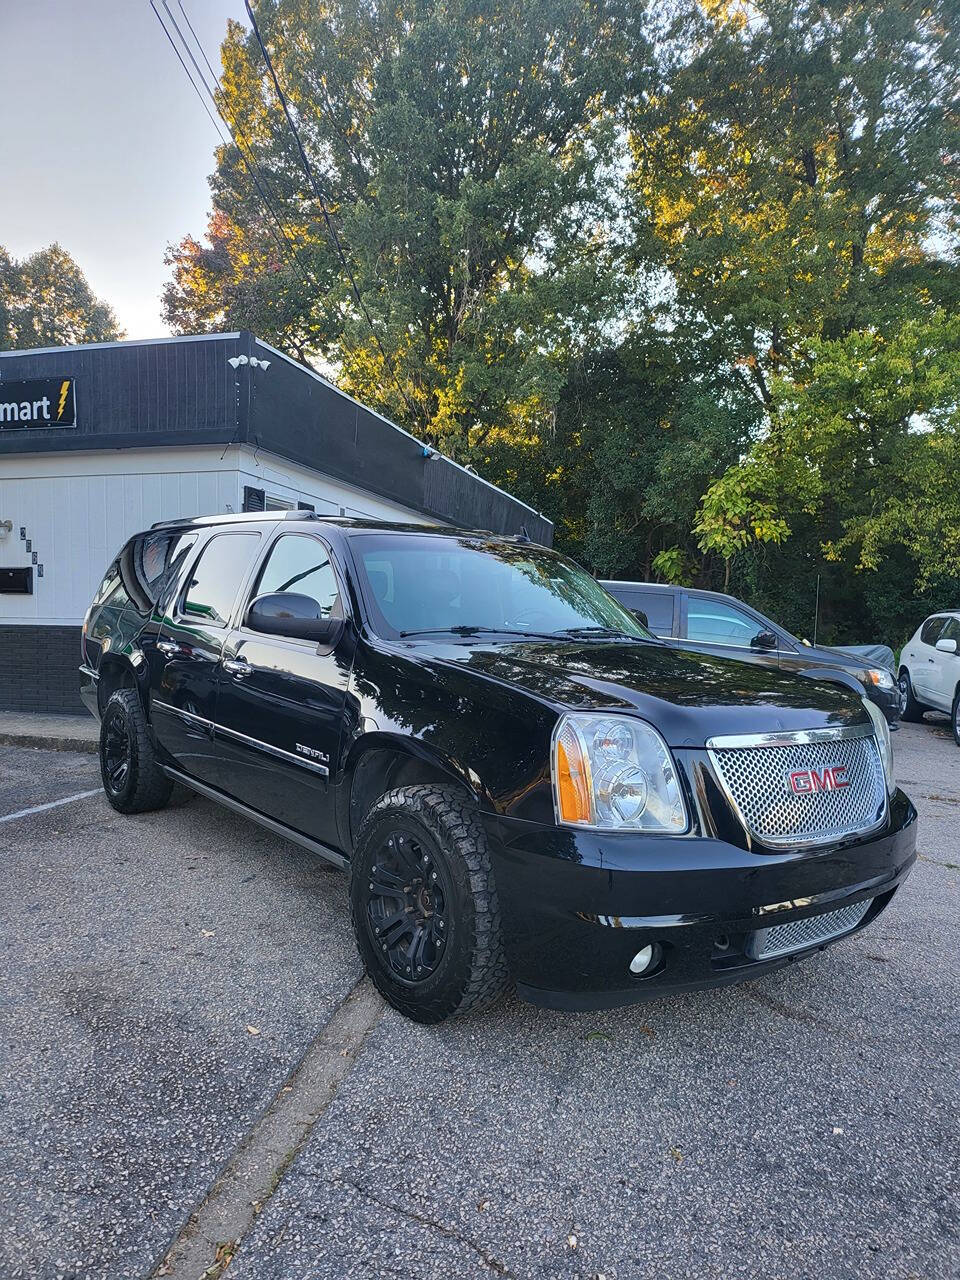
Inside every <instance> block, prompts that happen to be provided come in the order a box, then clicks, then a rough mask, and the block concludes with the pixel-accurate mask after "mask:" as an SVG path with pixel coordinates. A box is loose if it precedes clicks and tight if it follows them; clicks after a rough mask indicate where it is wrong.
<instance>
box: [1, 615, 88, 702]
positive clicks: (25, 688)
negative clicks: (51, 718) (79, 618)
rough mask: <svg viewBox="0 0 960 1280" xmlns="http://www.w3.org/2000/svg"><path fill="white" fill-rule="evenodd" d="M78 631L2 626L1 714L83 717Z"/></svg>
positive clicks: (11, 625) (71, 629)
mask: <svg viewBox="0 0 960 1280" xmlns="http://www.w3.org/2000/svg"><path fill="white" fill-rule="evenodd" d="M79 665H80V628H79V627H30V626H21V625H20V624H19V623H13V624H10V623H0V711H43V712H48V713H49V712H54V713H57V714H59V715H84V714H85V709H84V706H83V703H82V702H81V701H80V694H79V692H78V690H79V685H80V677H79V675H78V672H77V668H78V667H79Z"/></svg>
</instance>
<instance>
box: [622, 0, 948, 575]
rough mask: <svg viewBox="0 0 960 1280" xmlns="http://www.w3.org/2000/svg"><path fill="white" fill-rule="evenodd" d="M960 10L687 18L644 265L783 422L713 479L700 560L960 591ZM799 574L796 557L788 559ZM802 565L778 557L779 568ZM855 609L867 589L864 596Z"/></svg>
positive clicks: (673, 58) (645, 130) (680, 316)
mask: <svg viewBox="0 0 960 1280" xmlns="http://www.w3.org/2000/svg"><path fill="white" fill-rule="evenodd" d="M957 17H958V8H957V5H956V3H955V0H939V2H936V3H932V4H931V3H927V0H904V2H903V3H901V4H898V5H896V6H891V5H887V6H882V5H881V6H879V7H878V6H876V5H867V4H862V3H854V4H851V3H849V0H829V2H828V3H825V4H824V3H813V2H811V3H807V0H800V2H798V0H772V2H771V3H770V4H765V5H764V6H763V7H762V9H755V8H753V7H752V6H745V5H744V6H741V5H738V4H734V5H727V4H714V3H711V4H705V5H700V4H698V3H687V2H683V3H680V4H678V5H676V6H674V7H673V8H672V9H671V10H670V11H669V12H668V14H667V17H666V18H665V19H664V20H663V23H662V34H663V36H664V37H665V38H664V40H663V42H662V44H661V49H662V54H661V59H660V66H661V71H662V83H661V84H660V85H659V86H658V87H656V88H655V89H654V90H653V91H652V92H650V93H648V94H646V95H644V96H643V97H641V98H638V100H637V102H636V104H635V106H634V109H633V112H632V117H631V119H632V127H633V133H632V147H633V156H634V170H633V184H634V194H635V206H636V224H637V229H638V231H637V245H636V253H637V256H638V259H639V260H640V261H643V262H645V263H647V264H648V265H655V266H657V267H658V268H659V269H660V270H662V271H665V272H666V273H668V276H669V280H670V284H671V289H670V290H668V291H666V293H665V295H664V300H663V303H662V309H663V311H664V313H665V314H666V315H669V316H670V318H671V322H672V323H673V325H674V326H675V331H676V332H677V333H678V334H682V335H683V336H684V337H686V338H687V340H688V341H690V342H691V343H692V344H694V345H695V346H696V347H697V348H698V349H699V350H700V351H701V352H702V353H703V354H702V358H703V359H704V361H706V362H708V363H719V364H725V365H727V366H728V367H729V368H731V369H732V370H733V371H734V373H735V375H736V377H737V378H738V379H739V382H740V387H741V391H742V395H743V397H744V399H745V400H746V399H748V398H749V399H752V400H754V401H758V402H759V403H760V404H761V405H762V407H763V418H762V421H761V425H760V429H759V430H758V431H757V433H756V436H755V439H754V443H753V444H752V446H751V448H750V449H749V450H748V451H747V452H746V454H745V456H744V457H743V458H741V459H740V460H739V461H737V463H736V464H735V465H734V466H733V467H732V468H731V469H730V470H728V471H727V472H726V474H724V475H721V476H719V477H717V478H715V479H714V480H713V482H712V483H711V484H710V485H709V487H708V488H707V491H706V493H705V495H704V499H703V502H702V504H701V507H700V510H699V513H698V515H697V518H696V522H695V526H694V528H695V532H696V533H697V535H698V540H699V546H700V548H701V549H702V550H703V551H704V552H705V553H708V554H715V555H719V556H721V557H722V558H723V559H724V560H725V561H726V564H727V573H726V578H727V580H728V579H729V574H730V568H731V565H732V560H733V557H734V556H737V557H738V558H743V557H745V556H746V557H747V558H748V559H749V560H750V561H751V572H752V576H753V581H754V591H755V594H756V591H757V590H760V591H762V590H763V589H764V585H763V583H764V579H763V569H762V565H763V563H764V561H763V558H762V557H759V556H757V555H755V554H754V551H755V550H756V549H758V548H759V547H761V546H763V545H767V546H777V545H778V544H781V543H783V542H784V539H788V538H789V537H790V535H791V534H792V532H793V531H794V530H796V529H799V528H803V529H804V530H805V531H806V532H808V533H809V532H810V530H811V529H815V530H816V533H817V534H818V535H819V537H818V538H817V539H815V540H814V541H813V542H812V544H811V547H810V548H808V549H807V551H808V554H810V553H812V557H813V562H815V563H816V565H817V566H818V569H819V570H821V571H822V569H823V565H824V562H825V560H826V561H832V562H835V563H837V564H838V565H842V567H843V571H844V574H845V576H846V581H847V582H848V584H850V585H852V578H853V576H854V575H856V574H857V573H869V572H870V571H878V570H880V569H881V567H882V566H883V565H884V564H885V562H886V561H887V559H888V558H889V557H890V556H891V555H893V553H894V552H897V553H898V572H899V571H904V561H903V556H902V555H901V554H900V553H901V552H904V551H905V552H906V559H907V561H909V562H911V563H912V566H913V567H912V572H910V571H906V577H905V578H904V579H903V586H904V588H905V589H906V590H907V591H909V592H910V593H911V594H912V593H913V591H915V590H916V591H918V592H923V591H925V590H926V589H927V588H928V587H930V586H931V585H932V584H936V583H940V584H944V583H948V582H950V583H952V584H954V586H955V587H956V588H957V589H960V568H958V565H960V560H958V557H957V554H956V551H957V547H956V542H955V540H954V539H953V537H952V535H951V533H950V532H949V529H948V526H949V525H950V521H951V518H953V519H954V526H953V527H955V515H956V511H955V500H954V497H953V493H954V492H955V491H956V485H955V484H954V485H953V486H951V484H950V468H951V467H952V466H954V465H955V462H956V406H957V402H958V390H960V386H958V382H957V355H956V353H957V337H958V330H957V327H956V324H955V323H954V322H953V321H952V320H950V319H949V318H948V317H949V315H950V314H951V312H950V308H951V306H953V307H955V304H956V302H957V300H958V296H960V274H958V271H957V261H956V245H957V233H958V230H960V200H958V191H960V187H958V183H957V156H958V154H960V123H958V116H957V112H956V109H955V95H956V66H957V64H958V54H960V44H958V34H957V33H958V24H957ZM785 556H786V560H787V561H788V562H790V563H793V562H794V561H795V562H796V567H797V568H798V569H799V568H801V566H802V564H803V561H802V559H801V557H800V549H799V548H796V549H795V550H790V549H788V548H785ZM783 558H784V557H783V556H779V555H778V556H775V557H773V559H774V560H776V561H777V562H778V563H779V562H781V561H782V560H783ZM851 595H852V592H851V591H849V589H848V598H849V597H850V596H851Z"/></svg>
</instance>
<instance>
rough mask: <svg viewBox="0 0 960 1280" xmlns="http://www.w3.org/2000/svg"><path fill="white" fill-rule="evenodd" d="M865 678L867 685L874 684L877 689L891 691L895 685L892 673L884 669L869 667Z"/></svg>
mask: <svg viewBox="0 0 960 1280" xmlns="http://www.w3.org/2000/svg"><path fill="white" fill-rule="evenodd" d="M865 678H866V681H867V683H868V684H875V685H876V686H877V688H878V689H892V688H893V686H894V685H895V684H896V681H895V680H894V678H893V672H891V671H887V670H886V668H885V667H870V668H869V669H868V671H867V672H866V673H865Z"/></svg>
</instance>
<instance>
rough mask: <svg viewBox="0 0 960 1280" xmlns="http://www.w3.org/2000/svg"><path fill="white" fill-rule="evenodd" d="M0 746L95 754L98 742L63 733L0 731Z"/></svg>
mask: <svg viewBox="0 0 960 1280" xmlns="http://www.w3.org/2000/svg"><path fill="white" fill-rule="evenodd" d="M0 747H35V748H39V749H41V750H43V751H83V752H86V753H87V755H91V756H95V755H96V754H97V749H98V744H97V742H96V740H95V739H91V738H71V737H68V736H67V735H65V734H42V733H0Z"/></svg>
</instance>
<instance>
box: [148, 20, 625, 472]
mask: <svg viewBox="0 0 960 1280" xmlns="http://www.w3.org/2000/svg"><path fill="white" fill-rule="evenodd" d="M260 20H261V24H262V27H263V31H264V36H265V38H266V40H267V41H268V42H269V44H270V46H271V50H272V55H273V57H274V59H275V63H276V66H277V71H278V75H279V78H280V81H281V83H282V84H283V86H284V88H285V90H286V92H287V93H288V95H289V97H290V99H291V103H292V105H293V108H294V110H295V113H296V118H297V121H298V127H299V128H300V130H301V131H302V135H303V138H304V142H305V145H306V147H307V150H308V152H309V154H310V156H311V157H312V160H313V163H314V164H315V166H316V168H317V171H318V173H319V175H320V180H321V182H322V184H323V187H324V190H325V192H326V194H327V198H328V201H329V205H330V208H331V211H332V216H333V220H334V223H335V225H336V227H337V229H338V232H339V234H340V236H341V238H342V241H343V243H344V246H345V250H346V254H347V257H348V261H349V267H350V273H351V274H352V275H353V277H354V279H355V281H356V284H357V287H358V289H359V292H360V294H361V296H362V299H363V308H364V309H365V311H366V312H367V313H368V314H369V316H370V318H371V319H372V322H373V329H374V331H375V333H376V337H377V339H378V340H379V342H377V341H374V338H373V335H372V333H371V329H370V324H369V323H368V321H367V318H366V316H365V315H364V314H363V310H362V309H361V308H360V307H359V306H358V305H357V303H356V301H355V299H354V298H353V296H352V290H351V285H350V281H349V279H348V278H347V273H346V272H344V271H343V270H342V269H340V268H339V266H338V265H337V264H336V263H335V260H334V255H333V250H332V248H331V245H330V241H329V238H328V236H327V234H326V231H325V228H324V226H323V223H322V219H321V212H320V209H319V207H318V205H317V202H316V201H315V200H314V199H312V198H309V197H308V196H307V195H306V194H305V186H306V179H305V177H304V175H303V174H302V173H301V172H298V168H297V160H296V155H295V152H294V150H293V142H292V139H291V136H290V133H289V130H288V129H287V128H286V124H285V121H284V119H283V116H282V113H281V112H280V109H279V106H278V104H277V101H276V98H275V95H274V93H273V89H272V86H271V85H270V83H269V81H268V78H267V73H266V70H265V68H264V65H263V62H262V59H261V56H260V53H259V50H258V49H257V48H256V46H255V44H254V43H253V42H252V38H251V37H248V36H247V35H246V33H245V32H244V31H243V30H242V28H240V27H239V26H237V25H233V26H232V27H231V29H230V31H229V34H228V36H227V40H226V42H225V44H224V47H223V61H224V77H223V108H224V111H225V114H226V115H227V116H228V118H230V119H231V120H232V121H234V122H235V124H236V127H237V129H238V130H239V131H240V133H241V134H242V136H243V137H244V139H246V140H247V141H249V143H250V145H251V146H252V147H253V149H254V150H255V152H256V154H257V157H258V160H259V161H260V162H261V164H262V165H263V167H264V169H265V171H266V172H267V173H268V174H269V175H270V185H271V191H272V194H273V196H274V197H275V200H276V203H277V204H278V207H280V208H281V209H282V211H283V217H284V220H285V221H286V222H288V223H289V226H290V228H291V236H292V237H293V239H294V240H295V242H296V243H297V245H298V246H299V249H300V260H301V265H302V269H303V271H305V272H306V274H307V276H308V278H309V279H310V280H311V281H312V282H313V284H314V287H313V288H312V289H311V288H310V287H309V286H306V287H305V286H304V285H303V284H302V283H298V284H296V285H294V287H293V290H292V292H291V289H290V286H291V285H292V284H293V282H294V280H295V279H296V276H297V269H296V268H294V267H293V266H291V265H290V264H289V263H288V262H284V263H283V265H281V263H282V261H283V255H281V254H280V251H279V250H278V249H277V248H276V246H274V245H272V244H271V243H270V242H269V239H268V234H269V232H268V226H267V224H268V223H269V219H268V218H267V216H266V215H265V214H264V211H263V208H262V205H261V202H260V200H259V197H257V195H256V193H255V192H254V191H253V190H252V188H251V185H250V182H249V179H248V178H247V177H246V175H245V174H244V172H243V169H242V165H241V163H240V157H239V155H238V152H237V149H236V148H235V147H227V148H223V149H221V150H220V152H219V153H218V165H217V172H216V174H215V176H214V179H213V190H214V204H215V213H214V217H213V220H212V222H211V226H210V228H209V240H208V244H209V247H204V246H202V245H200V244H199V243H198V242H196V241H195V240H192V239H190V238H188V239H187V240H185V241H183V242H182V243H181V244H180V245H179V246H177V247H175V248H172V249H171V250H170V251H169V261H170V262H171V264H172V265H173V267H174V278H173V281H172V282H171V284H170V286H169V288H168V289H167V292H166V295H165V312H166V317H167V320H168V322H169V323H170V324H171V325H172V326H173V327H174V328H175V329H177V330H178V331H182V330H184V329H187V328H190V329H194V330H195V329H197V328H198V327H199V328H208V327H213V326H217V325H220V324H222V323H228V324H244V325H251V326H255V327H257V328H258V330H259V331H260V332H261V333H262V334H263V335H264V336H265V337H268V338H270V339H272V340H274V341H277V342H280V343H281V344H283V345H287V346H289V345H290V344H291V342H292V343H293V345H294V346H295V347H296V349H297V350H298V351H299V352H300V353H306V352H314V353H316V354H317V355H319V356H321V357H323V358H325V359H326V360H328V361H329V362H331V363H332V364H334V365H335V366H336V367H337V368H338V369H339V380H340V382H341V384H342V385H343V386H345V387H346V388H347V389H349V390H350V391H352V392H353V393H355V394H356V395H358V396H359V397H361V398H363V399H364V400H366V401H367V402H369V403H372V404H375V405H378V406H379V407H381V408H382V409H384V410H386V411H387V412H390V413H391V414H393V415H394V416H395V417H396V418H397V419H398V420H400V421H401V422H403V423H404V424H405V425H407V426H409V427H411V428H412V429H414V430H417V431H419V432H420V433H421V434H422V435H425V436H429V437H430V438H432V439H435V440H436V441H438V442H439V443H440V444H441V445H442V447H443V448H445V449H446V450H448V451H451V452H453V453H455V454H457V455H458V456H460V457H462V458H464V459H467V458H468V457H469V456H470V454H471V451H472V450H473V449H474V448H475V447H477V446H478V445H482V444H483V443H484V442H485V441H486V440H487V439H488V438H489V437H490V435H491V434H492V433H494V432H495V431H497V430H502V429H507V430H511V431H516V432H519V433H521V434H522V433H523V432H525V431H528V430H530V429H534V430H536V429H537V428H539V427H540V426H542V425H543V424H544V423H546V422H548V421H549V420H550V418H551V417H552V413H553V409H554V407H555V405H556V403H557V399H558V396H559V392H560V389H561V387H562V386H563V384H564V380H565V376H566V371H567V368H568V366H569V363H570V360H571V358H573V356H575V355H576V354H577V353H580V352H584V351H586V350H588V349H589V347H590V346H591V345H592V344H593V343H594V342H595V340H596V335H597V332H598V326H599V325H600V324H601V323H602V321H603V320H604V318H605V317H606V316H608V315H609V314H611V308H612V305H613V304H612V292H613V291H612V286H613V280H612V276H611V270H612V267H613V264H614V261H615V259H616V256H617V251H618V245H617V243H616V236H615V235H614V234H613V232H612V230H611V227H612V222H613V211H612V206H611V201H612V198H613V196H614V194H615V192H616V183H615V181H614V176H615V175H614V174H613V172H612V170H611V169H610V168H609V160H610V157H611V154H612V148H613V145H614V142H615V139H616V136H617V135H616V131H615V129H614V128H613V127H612V125H613V120H612V109H613V108H614V107H615V106H616V105H618V103H619V102H620V100H621V98H622V92H623V87H622V86H623V83H624V79H625V74H626V67H627V61H628V53H629V50H630V44H629V41H628V34H629V32H630V31H631V28H632V19H631V6H630V5H629V4H627V3H626V0H455V2H454V3H452V4H444V5H442V6H439V5H437V4H436V3H434V2H433V0H404V2H402V3H400V4H396V3H394V4H389V5H387V4H382V3H380V2H379V0H375V2H374V3H371V4H368V5H363V6H357V5H355V4H352V3H348V2H345V0H335V2H333V3H329V4H325V5H323V6H317V5H315V4H313V3H307V0H277V2H276V3H274V4H272V5H270V6H265V5H264V6H261V11H260ZM288 256H289V255H288ZM381 347H382V348H383V351H381ZM384 352H385V353H386V356H384V354H383V353H384Z"/></svg>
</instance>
